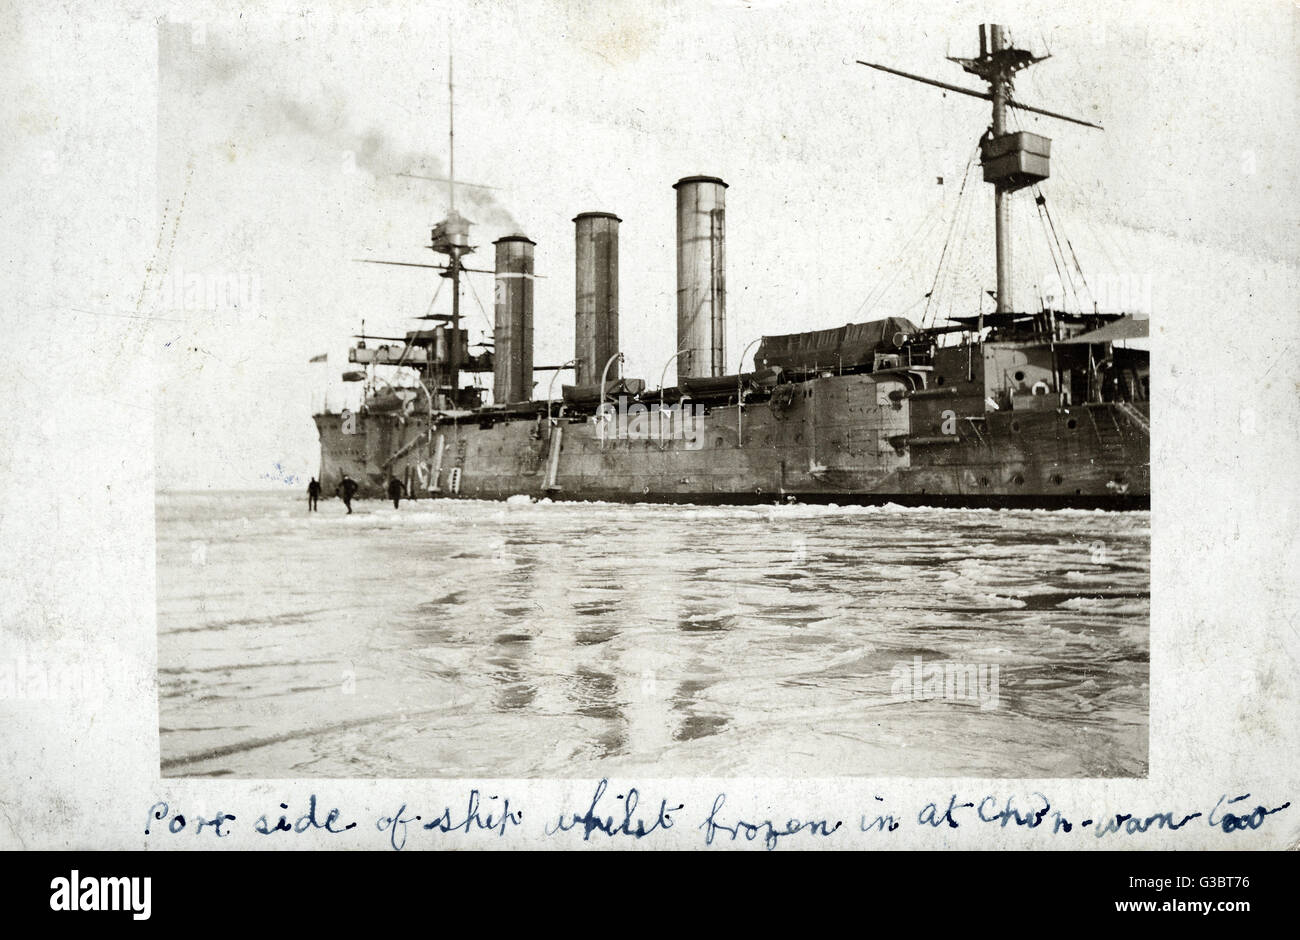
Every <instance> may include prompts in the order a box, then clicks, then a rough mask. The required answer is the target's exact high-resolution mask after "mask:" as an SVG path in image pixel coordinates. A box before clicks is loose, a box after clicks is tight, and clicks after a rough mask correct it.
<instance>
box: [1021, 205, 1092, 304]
mask: <svg viewBox="0 0 1300 940" xmlns="http://www.w3.org/2000/svg"><path fill="white" fill-rule="evenodd" d="M1034 203H1035V204H1036V205H1037V206H1038V211H1039V212H1040V213H1041V214H1042V215H1043V217H1044V218H1045V219H1047V225H1048V227H1049V228H1050V229H1051V231H1052V239H1053V240H1054V241H1055V242H1056V250H1057V251H1058V252H1060V255H1061V265H1062V266H1063V267H1064V268H1065V273H1066V275H1067V276H1068V277H1069V278H1070V288H1071V289H1072V290H1073V291H1074V299H1075V302H1076V303H1078V304H1079V307H1080V309H1082V308H1083V296H1082V295H1081V294H1080V293H1079V289H1078V287H1076V286H1075V284H1074V275H1073V274H1071V273H1070V262H1069V260H1068V259H1067V258H1066V257H1065V249H1064V248H1062V247H1061V238H1060V236H1059V235H1058V234H1057V232H1056V222H1055V221H1053V219H1052V213H1051V210H1050V209H1048V208H1047V197H1046V196H1043V195H1042V194H1041V193H1040V192H1039V191H1038V187H1037V186H1035V187H1034ZM1079 277H1080V279H1081V280H1082V277H1083V272H1082V271H1080V272H1079ZM1087 286H1088V285H1087V283H1086V282H1085V283H1084V287H1085V288H1086V287H1087Z"/></svg>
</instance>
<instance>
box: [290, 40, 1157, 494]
mask: <svg viewBox="0 0 1300 940" xmlns="http://www.w3.org/2000/svg"><path fill="white" fill-rule="evenodd" d="M1042 58H1044V56H1037V55H1035V54H1034V53H1032V52H1030V51H1028V50H1026V49H1023V48H1019V47H1017V46H1016V45H1015V44H1013V43H1012V42H1011V41H1010V38H1009V33H1008V31H1007V30H1006V29H1005V28H1004V27H1002V26H998V25H992V26H987V27H985V26H981V27H980V30H979V53H978V55H977V56H975V57H973V58H965V59H959V58H953V59H951V61H953V62H955V63H957V64H958V65H960V66H961V67H962V68H963V69H964V70H965V71H966V72H967V73H970V74H971V75H974V76H976V77H978V78H979V79H980V80H982V81H983V82H984V83H985V85H986V90H976V89H971V88H967V87H963V86H960V85H956V84H950V83H947V82H941V81H937V80H934V79H930V78H924V77H921V76H916V75H912V74H910V73H907V72H902V71H899V70H897V69H893V68H890V67H888V66H886V65H881V64H876V63H870V62H865V61H862V62H859V63H858V64H860V65H863V66H869V67H870V68H872V69H876V70H879V71H882V72H886V73H889V74H891V75H893V76H896V77H898V78H906V79H911V80H916V81H920V82H924V83H926V84H929V85H934V86H937V87H939V88H941V89H943V90H944V91H947V92H955V93H958V94H962V95H967V96H971V97H975V98H979V99H982V100H984V101H988V102H991V104H992V119H991V123H990V124H989V125H988V127H987V129H986V130H985V132H984V133H983V135H982V136H981V138H980V140H979V143H978V150H977V152H978V162H979V165H980V168H981V169H982V175H983V182H985V183H987V184H989V185H990V186H992V187H993V193H994V207H995V208H994V219H993V222H994V225H993V238H992V243H993V249H994V251H993V255H994V267H995V271H996V285H997V286H996V290H992V291H989V292H988V293H989V294H990V295H991V307H992V309H990V310H987V311H986V310H985V309H984V307H983V304H982V303H981V304H980V306H979V309H978V310H969V311H967V312H966V313H964V314H962V315H955V316H951V317H950V318H948V319H947V322H934V321H935V320H937V317H936V316H932V315H930V314H931V311H930V310H929V303H928V302H927V309H926V314H927V316H926V317H923V318H922V319H923V323H922V324H921V325H918V324H917V323H916V322H914V321H913V320H911V319H909V318H907V317H905V316H902V315H892V316H885V317H883V318H879V319H873V320H869V321H866V322H853V323H848V324H846V325H844V326H842V327H837V328H833V329H823V330H815V331H807V332H800V331H797V330H792V331H791V332H789V333H785V334H781V335H766V336H762V337H761V338H756V339H754V340H753V341H752V342H750V343H749V344H748V345H747V346H746V347H745V349H744V350H743V351H742V353H741V354H740V355H736V354H735V353H734V352H732V351H729V350H726V349H725V348H724V342H723V337H724V335H725V333H724V330H725V324H726V306H727V292H728V288H727V282H726V193H727V189H728V183H726V182H725V181H723V180H722V179H720V178H718V177H716V176H710V175H687V176H683V177H682V178H681V179H679V180H677V181H676V183H674V184H673V185H672V189H673V191H674V192H675V198H676V220H677V240H676V253H677V271H676V277H677V297H676V299H677V317H676V340H677V352H676V353H675V354H674V355H673V357H672V358H671V359H670V360H669V361H668V362H666V363H665V364H664V368H663V372H662V374H661V375H660V376H657V377H655V376H651V377H649V381H648V380H647V379H646V378H643V377H632V376H627V375H624V374H623V370H622V364H623V360H624V358H625V357H624V354H623V352H622V350H621V349H620V345H619V343H620V340H619V228H620V225H621V224H622V220H621V219H620V217H619V216H618V215H617V214H615V213H614V212H611V211H604V210H601V211H582V212H579V213H578V214H577V215H575V216H574V218H573V223H574V238H575V251H576V272H575V273H576V293H575V298H574V323H575V344H574V354H573V357H572V359H571V360H570V361H569V362H566V363H563V364H545V365H539V364H536V363H534V357H533V333H534V288H535V278H536V277H537V276H538V275H537V274H536V271H535V267H534V265H535V254H536V250H537V246H536V244H535V243H534V242H533V240H531V239H530V238H528V237H527V236H526V235H524V234H522V233H516V234H509V235H506V236H504V237H501V238H498V239H496V240H495V241H494V242H493V248H494V250H495V264H494V266H493V267H492V268H491V269H489V268H486V267H471V266H468V265H467V264H466V260H467V258H468V257H469V256H470V255H473V254H475V252H476V250H477V249H478V248H479V247H480V246H476V245H474V244H473V243H472V239H471V228H472V223H471V221H470V220H469V219H467V218H466V217H465V216H463V215H461V214H460V213H459V212H458V211H457V210H456V208H455V199H456V187H457V183H456V181H455V173H454V166H455V164H454V157H453V160H452V162H451V164H450V166H451V167H452V172H451V173H450V178H449V180H448V183H449V202H450V211H449V212H448V214H447V216H446V218H444V219H443V220H442V221H440V222H439V223H437V224H436V225H435V226H434V227H433V229H432V232H431V240H430V243H429V244H428V245H427V246H426V247H427V248H428V249H431V250H432V251H433V252H434V253H435V254H436V255H438V256H441V257H439V258H436V259H434V260H435V262H436V263H417V262H407V261H373V260H372V259H366V260H367V261H371V263H380V264H391V265H397V266H403V267H414V268H428V269H432V270H434V271H436V272H437V277H438V278H439V279H440V281H439V282H438V283H439V291H441V289H442V287H443V286H448V287H449V291H450V304H451V309H450V312H447V313H429V314H426V315H425V316H424V317H420V318H418V319H422V320H428V321H434V323H435V324H436V325H433V326H432V328H421V329H412V330H407V331H405V332H404V333H403V335H401V336H372V335H365V333H364V329H363V332H362V333H361V334H359V336H358V339H359V342H357V343H356V344H355V345H354V346H353V347H352V349H351V350H350V351H349V367H348V371H347V372H346V373H344V374H343V376H342V378H343V379H344V381H346V382H351V383H359V384H360V385H361V386H362V394H361V398H360V402H361V403H360V405H359V407H355V408H352V409H347V408H340V409H336V410H329V409H326V410H322V411H320V412H319V413H317V414H315V415H314V420H315V422H316V426H317V429H318V432H319V436H320V470H319V479H320V481H321V483H322V485H323V487H324V488H325V490H326V492H332V491H333V490H334V489H335V488H336V487H337V486H338V485H339V484H340V483H341V481H342V479H343V477H344V476H345V475H347V476H349V477H350V478H352V479H353V480H355V481H356V483H357V484H358V485H359V491H358V495H360V496H362V497H376V496H377V497H382V496H383V495H385V494H386V493H388V492H390V491H391V488H392V487H393V483H394V481H397V482H398V483H400V485H401V488H402V489H403V490H404V492H405V493H406V494H407V495H408V496H410V497H415V498H424V497H462V498H476V499H507V498H509V497H518V496H528V497H531V498H534V499H542V498H549V499H552V500H602V501H614V502H647V503H696V504H700V503H770V502H788V501H797V502H808V503H836V504H853V503H896V504H901V505H928V506H960V507H994V508H998V507H1044V508H1056V507H1072V508H1104V509H1118V510H1123V509H1146V508H1148V507H1149V502H1150V467H1149V461H1150V445H1149V432H1150V426H1149V415H1150V411H1149V405H1148V399H1149V393H1150V389H1149V353H1148V352H1147V351H1146V349H1144V348H1132V347H1131V346H1130V341H1132V340H1140V339H1142V338H1144V337H1146V336H1147V320H1146V319H1145V318H1142V317H1136V316H1134V315H1133V313H1132V312H1131V311H1125V310H1105V311H1103V310H1100V309H1098V308H1097V306H1096V305H1095V304H1094V305H1093V307H1092V309H1073V310H1067V309H1064V305H1063V304H1061V303H1059V302H1058V303H1051V302H1050V301H1051V300H1053V299H1054V298H1046V301H1049V302H1045V298H1043V297H1039V298H1036V302H1035V303H1033V304H1026V303H1018V299H1017V298H1015V297H1013V296H1012V291H1011V284H1012V281H1013V278H1012V262H1013V258H1012V243H1011V236H1010V233H1011V228H1012V216H1013V211H1014V210H1015V209H1017V208H1018V209H1019V210H1020V211H1023V212H1031V213H1035V214H1037V215H1038V216H1039V217H1040V218H1041V219H1042V220H1043V221H1044V232H1045V235H1046V237H1047V239H1048V240H1049V242H1050V244H1049V250H1050V251H1051V256H1052V259H1053V263H1054V264H1057V266H1058V270H1059V271H1062V272H1063V280H1064V279H1067V278H1069V277H1072V276H1075V275H1074V271H1073V270H1072V268H1073V269H1078V262H1077V258H1076V257H1075V256H1074V251H1073V246H1071V245H1069V243H1068V240H1065V241H1064V242H1063V241H1062V239H1061V238H1060V236H1059V234H1058V233H1057V231H1056V227H1055V225H1054V223H1053V220H1052V217H1051V215H1050V207H1049V206H1048V205H1047V198H1046V195H1045V193H1044V190H1043V189H1042V187H1041V184H1043V183H1044V182H1045V181H1046V180H1048V179H1049V177H1050V175H1051V174H1050V159H1051V140H1050V139H1049V138H1047V137H1044V136H1041V135H1038V134H1034V133H1030V132H1027V131H1023V130H1016V129H1014V127H1015V121H1014V114H1015V112H1017V111H1025V112H1032V113H1035V114H1038V115H1043V116H1046V117H1049V118H1054V119H1060V120H1064V121H1070V122H1073V123H1075V124H1082V125H1086V126H1089V127H1097V125H1095V124H1091V123H1090V122H1087V121H1083V120H1080V119H1078V118H1074V117H1069V116H1066V115H1062V114H1058V113H1055V112H1052V111H1047V110H1045V109H1042V108H1038V107H1035V106H1033V105H1030V104H1027V103H1024V102H1022V101H1020V100H1019V99H1018V98H1017V97H1016V96H1015V92H1014V79H1015V77H1016V74H1017V73H1018V72H1020V71H1021V70H1023V69H1025V68H1027V67H1029V66H1032V65H1034V64H1035V63H1036V62H1039V61H1041V59H1042ZM448 92H449V94H453V93H454V86H453V85H452V83H450V82H449V83H448ZM923 133H935V134H938V133H940V131H939V130H927V131H923ZM452 141H453V144H454V136H453V138H452ZM963 186H964V183H963ZM665 189H667V186H665ZM665 196H666V194H665ZM945 248H946V246H945ZM939 262H940V266H941V267H942V264H943V262H944V259H943V258H942V257H941V258H940V259H939ZM480 275H482V276H488V277H492V278H494V281H495V291H494V298H495V310H494V320H495V322H494V330H493V335H492V336H491V337H489V338H487V339H486V340H485V341H484V342H482V343H478V344H471V343H470V336H469V331H468V329H466V327H465V324H464V323H463V318H462V314H461V303H462V297H461V291H462V285H463V282H464V281H465V279H467V278H471V277H477V276H480ZM1077 276H1078V277H1080V278H1081V277H1082V276H1083V272H1082V271H1081V270H1078V271H1077ZM936 281H937V277H936ZM928 297H929V295H927V298H928ZM435 299H436V295H435ZM1055 299H1056V300H1059V298H1055ZM430 309H431V310H432V306H431V308H430ZM935 313H937V310H936V311H935ZM791 325H792V326H797V324H791ZM1138 345H1142V344H1141V343H1139V344H1138ZM755 347H757V348H755ZM751 351H752V352H753V358H752V360H750V359H749V358H748V357H749V354H750V352H751ZM747 361H749V362H751V365H750V367H749V368H748V370H746V362H747ZM669 369H674V370H675V374H676V380H675V382H673V383H672V384H667V377H668V371H669ZM539 373H543V374H544V373H549V374H550V377H549V380H548V381H546V382H545V383H543V382H536V381H535V376H536V375H537V374H539ZM560 375H564V376H565V381H564V382H561V383H558V384H559V388H558V389H557V388H556V385H557V381H556V380H557V378H558V377H559V376H560ZM487 377H490V379H491V382H490V390H489V388H488V387H485V386H484V385H483V383H481V382H480V381H479V380H480V379H483V378H487ZM656 378H657V380H658V384H657V385H654V384H652V382H653V380H655V379H656ZM543 384H545V387H544V388H543ZM489 395H490V398H489Z"/></svg>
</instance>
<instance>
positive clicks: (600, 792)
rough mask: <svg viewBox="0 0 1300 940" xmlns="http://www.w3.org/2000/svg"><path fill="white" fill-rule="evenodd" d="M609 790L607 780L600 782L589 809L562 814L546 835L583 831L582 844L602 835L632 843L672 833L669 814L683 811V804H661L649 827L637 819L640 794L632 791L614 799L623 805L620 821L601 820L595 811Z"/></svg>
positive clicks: (609, 818) (618, 819)
mask: <svg viewBox="0 0 1300 940" xmlns="http://www.w3.org/2000/svg"><path fill="white" fill-rule="evenodd" d="M608 788H609V781H608V780H603V779H602V780H601V781H600V783H598V784H596V792H595V794H594V795H593V796H592V798H591V805H590V806H588V807H587V810H586V812H584V813H582V814H578V813H564V814H561V815H560V817H559V819H557V820H556V822H555V825H554V826H549V825H548V826H547V827H546V834H547V835H548V836H553V835H555V834H556V833H557V832H568V831H569V830H571V829H577V828H581V829H582V839H583V841H584V842H586V841H589V840H590V839H591V834H592V833H593V832H603V833H604V834H605V835H607V836H609V837H610V838H613V837H614V836H631V837H632V838H634V839H644V838H645V837H646V836H648V835H650V833H652V832H655V831H657V830H659V829H671V828H672V827H673V818H672V814H673V813H675V812H677V811H678V810H680V809H682V808H683V807H684V805H685V804H682V803H679V804H677V805H676V806H673V807H669V806H668V801H667V800H660V802H659V812H658V813H657V814H656V815H655V819H654V821H653V822H651V823H650V825H648V826H647V825H646V823H645V820H644V819H641V818H639V817H636V808H637V806H638V805H640V802H641V794H640V791H638V790H637V788H636V787H631V788H629V789H628V791H627V796H626V797H624V796H623V795H622V794H621V793H620V794H617V795H616V796H615V799H616V800H621V801H622V803H623V811H622V818H621V819H620V818H618V817H616V816H601V815H600V813H599V812H598V810H597V807H598V806H599V804H600V800H601V797H603V796H604V795H605V791H606V790H607V789H608Z"/></svg>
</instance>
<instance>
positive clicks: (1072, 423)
mask: <svg viewBox="0 0 1300 940" xmlns="http://www.w3.org/2000/svg"><path fill="white" fill-rule="evenodd" d="M1065 426H1066V427H1067V428H1069V429H1070V430H1071V431H1073V430H1074V429H1075V428H1077V427H1078V426H1079V422H1078V421H1075V420H1074V419H1073V418H1071V419H1070V420H1069V421H1067V422H1065Z"/></svg>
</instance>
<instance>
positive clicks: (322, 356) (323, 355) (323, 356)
mask: <svg viewBox="0 0 1300 940" xmlns="http://www.w3.org/2000/svg"><path fill="white" fill-rule="evenodd" d="M329 355H330V354H329V353H321V354H320V355H319V356H312V357H311V358H310V359H308V360H307V361H308V362H324V361H325V360H326V359H328V358H329Z"/></svg>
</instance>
